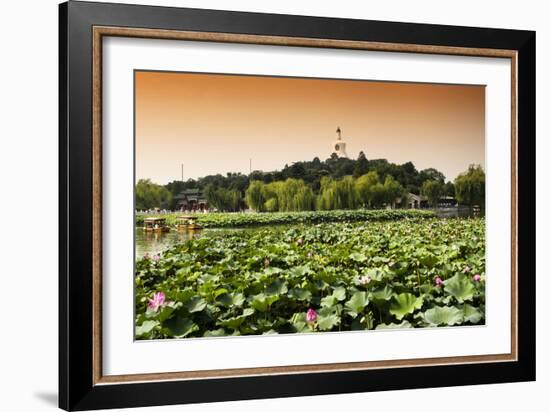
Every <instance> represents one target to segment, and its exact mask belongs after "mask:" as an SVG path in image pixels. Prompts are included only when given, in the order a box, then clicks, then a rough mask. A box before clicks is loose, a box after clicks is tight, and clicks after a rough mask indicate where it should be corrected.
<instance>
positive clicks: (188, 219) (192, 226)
mask: <svg viewBox="0 0 550 412" xmlns="http://www.w3.org/2000/svg"><path fill="white" fill-rule="evenodd" d="M197 219H198V217H197V216H190V215H184V216H178V217H177V218H176V227H177V228H178V229H179V230H199V229H202V226H201V225H199V224H198V223H197Z"/></svg>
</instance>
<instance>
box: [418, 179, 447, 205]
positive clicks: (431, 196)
mask: <svg viewBox="0 0 550 412" xmlns="http://www.w3.org/2000/svg"><path fill="white" fill-rule="evenodd" d="M444 193H445V186H444V185H443V183H441V182H440V181H438V180H426V181H425V182H424V183H422V187H421V188H420V194H421V195H422V196H426V197H427V198H428V202H430V205H431V206H432V207H436V206H437V204H438V202H439V199H440V198H441V196H443V194H444Z"/></svg>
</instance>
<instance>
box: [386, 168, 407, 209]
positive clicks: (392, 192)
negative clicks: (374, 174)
mask: <svg viewBox="0 0 550 412" xmlns="http://www.w3.org/2000/svg"><path fill="white" fill-rule="evenodd" d="M384 190H385V192H386V193H385V198H386V203H387V204H388V205H391V207H392V208H393V207H395V202H396V201H397V199H399V198H402V197H403V196H405V194H406V193H405V189H404V188H403V186H401V184H400V183H399V182H398V181H397V180H395V179H394V178H393V176H391V175H388V176H386V180H384Z"/></svg>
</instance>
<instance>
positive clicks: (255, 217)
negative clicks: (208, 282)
mask: <svg viewBox="0 0 550 412" xmlns="http://www.w3.org/2000/svg"><path fill="white" fill-rule="evenodd" d="M148 216H159V215H145V214H140V215H137V216H136V225H137V226H142V225H143V219H145V218H146V217H148ZM161 216H162V217H164V218H166V224H167V225H168V226H174V225H175V224H176V218H177V217H178V216H179V214H178V213H170V214H164V215H161ZM195 216H197V222H198V223H199V224H200V225H201V226H203V227H205V228H218V227H219V228H229V227H246V226H261V225H284V224H306V223H328V222H357V221H375V220H376V221H382V220H397V219H406V218H430V217H434V216H435V214H434V212H431V211H428V210H414V209H407V210H396V209H392V210H367V209H358V210H329V211H317V212H276V213H205V214H200V213H198V214H196V215H195Z"/></svg>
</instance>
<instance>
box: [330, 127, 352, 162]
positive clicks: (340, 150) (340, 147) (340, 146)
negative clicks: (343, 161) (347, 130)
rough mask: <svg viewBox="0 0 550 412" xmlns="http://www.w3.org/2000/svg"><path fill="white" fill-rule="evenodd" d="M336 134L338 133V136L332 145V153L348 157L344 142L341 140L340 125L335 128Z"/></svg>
mask: <svg viewBox="0 0 550 412" xmlns="http://www.w3.org/2000/svg"><path fill="white" fill-rule="evenodd" d="M336 134H337V135H338V138H337V139H336V141H335V142H334V145H333V148H334V153H336V155H337V156H338V157H348V154H347V153H346V142H345V141H344V140H342V130H341V129H340V127H338V128H337V129H336Z"/></svg>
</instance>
